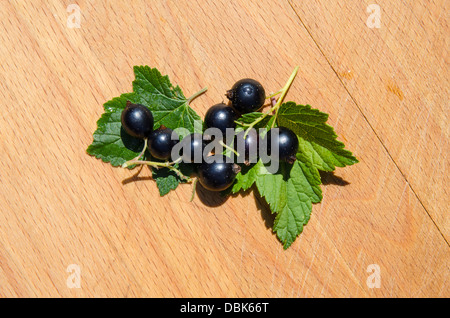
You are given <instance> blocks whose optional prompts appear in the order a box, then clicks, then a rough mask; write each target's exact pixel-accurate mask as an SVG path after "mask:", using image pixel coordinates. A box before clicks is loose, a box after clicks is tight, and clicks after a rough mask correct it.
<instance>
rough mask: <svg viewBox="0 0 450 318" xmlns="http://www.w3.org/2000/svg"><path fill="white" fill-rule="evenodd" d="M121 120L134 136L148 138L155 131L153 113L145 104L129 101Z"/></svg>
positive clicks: (124, 127)
mask: <svg viewBox="0 0 450 318" xmlns="http://www.w3.org/2000/svg"><path fill="white" fill-rule="evenodd" d="M120 120H121V122H122V127H123V129H125V131H126V132H127V133H128V134H129V135H131V136H133V137H137V138H147V137H148V136H149V135H150V133H151V132H152V131H153V114H152V112H151V111H150V110H149V109H148V108H147V107H145V106H144V105H141V104H133V103H131V102H130V101H127V105H126V107H125V109H124V110H123V111H122V116H121V118H120Z"/></svg>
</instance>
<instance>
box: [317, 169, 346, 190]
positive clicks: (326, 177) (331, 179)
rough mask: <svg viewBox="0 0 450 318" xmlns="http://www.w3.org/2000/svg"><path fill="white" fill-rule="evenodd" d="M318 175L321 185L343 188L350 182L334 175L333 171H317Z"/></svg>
mask: <svg viewBox="0 0 450 318" xmlns="http://www.w3.org/2000/svg"><path fill="white" fill-rule="evenodd" d="M319 174H320V179H321V180H322V184H323V185H329V184H334V185H338V186H343V187H345V186H346V185H349V184H350V182H348V181H346V180H344V179H342V178H341V177H339V176H337V175H335V174H334V171H319Z"/></svg>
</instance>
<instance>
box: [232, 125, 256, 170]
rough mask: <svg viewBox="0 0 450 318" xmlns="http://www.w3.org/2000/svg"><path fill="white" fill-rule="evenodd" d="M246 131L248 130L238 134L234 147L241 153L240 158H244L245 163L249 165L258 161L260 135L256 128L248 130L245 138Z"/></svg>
mask: <svg viewBox="0 0 450 318" xmlns="http://www.w3.org/2000/svg"><path fill="white" fill-rule="evenodd" d="M245 133H246V131H245V130H243V131H240V132H239V133H238V134H237V135H236V137H235V139H234V149H235V150H236V151H237V152H238V153H239V157H238V158H239V159H241V158H243V160H244V161H243V163H244V164H245V165H249V164H250V163H254V162H256V161H257V159H258V151H259V140H260V136H259V134H258V132H257V131H256V129H254V128H252V129H250V130H249V131H248V133H247V136H245V139H244V135H245ZM241 156H242V157H241Z"/></svg>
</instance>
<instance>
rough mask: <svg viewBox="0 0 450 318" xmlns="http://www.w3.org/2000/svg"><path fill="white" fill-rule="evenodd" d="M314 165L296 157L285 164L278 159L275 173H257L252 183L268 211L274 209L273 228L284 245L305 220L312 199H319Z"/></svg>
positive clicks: (316, 172) (316, 201)
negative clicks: (290, 163) (268, 207)
mask: <svg viewBox="0 0 450 318" xmlns="http://www.w3.org/2000/svg"><path fill="white" fill-rule="evenodd" d="M320 184H321V181H320V175H319V172H318V171H317V169H315V168H314V167H312V166H309V167H308V165H307V164H305V163H303V162H302V161H300V160H297V161H295V162H294V164H293V165H289V164H288V163H285V162H280V170H279V172H278V173H276V174H260V175H258V176H257V178H256V186H257V188H258V191H259V193H260V194H261V196H263V197H264V198H265V200H266V201H267V203H268V204H269V206H270V209H271V211H272V213H277V216H276V218H275V222H274V226H273V231H274V232H276V234H277V237H278V238H279V240H280V241H281V242H282V243H283V247H284V249H287V248H288V247H289V246H290V245H291V244H292V243H293V242H294V240H295V239H296V238H297V236H298V235H299V234H300V233H301V232H302V231H303V226H304V225H306V224H307V223H308V221H309V218H310V215H311V211H312V203H318V202H320V201H321V200H322V191H321V189H320Z"/></svg>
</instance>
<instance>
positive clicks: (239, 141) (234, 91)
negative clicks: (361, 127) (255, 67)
mask: <svg viewBox="0 0 450 318" xmlns="http://www.w3.org/2000/svg"><path fill="white" fill-rule="evenodd" d="M226 97H227V98H228V99H229V101H230V105H226V104H225V103H223V102H222V103H219V104H216V105H214V106H212V107H210V108H209V109H208V111H207V112H206V114H205V118H204V128H205V129H206V131H207V130H208V129H210V128H215V129H218V130H219V131H220V132H221V133H222V138H223V139H224V138H225V136H226V135H227V130H228V131H229V129H233V131H234V129H235V128H236V120H237V119H238V118H239V117H240V116H241V115H243V114H247V113H250V112H256V111H258V110H260V109H261V108H262V107H263V105H264V103H265V101H266V94H265V90H264V88H263V86H262V85H261V84H260V83H259V82H257V81H255V80H253V79H248V78H246V79H242V80H240V81H238V82H236V83H235V84H234V85H233V87H232V88H231V89H230V90H228V91H227V92H226ZM121 122H122V127H123V128H124V129H125V131H126V132H127V133H128V134H129V135H131V136H133V137H137V138H141V139H145V140H146V141H147V147H148V150H149V152H150V154H151V156H152V157H153V158H155V159H158V160H163V161H167V160H170V159H172V160H174V162H179V161H180V160H181V159H182V160H183V162H189V163H195V166H196V170H197V175H198V180H199V182H200V183H201V184H202V186H203V187H204V188H206V189H208V190H212V191H222V190H225V189H227V188H228V187H229V186H231V184H233V182H234V180H235V177H236V175H237V173H238V172H239V171H240V166H239V165H237V164H236V163H235V162H233V161H230V160H226V158H225V157H223V156H210V155H209V153H208V154H206V155H205V156H204V154H205V148H206V147H207V145H208V143H210V142H212V141H213V140H214V141H219V140H217V135H214V137H211V136H209V135H207V134H205V133H203V134H202V133H193V134H191V135H189V136H186V137H185V138H183V139H182V141H181V143H182V145H180V146H182V147H181V150H182V151H181V153H180V157H179V158H173V151H172V150H173V149H174V147H175V146H176V145H177V143H178V142H179V141H178V137H177V135H176V133H175V132H174V131H173V130H172V129H170V128H167V127H164V126H161V127H159V128H158V129H155V130H154V129H153V124H154V120H153V115H152V113H151V111H150V110H149V109H148V108H147V107H146V106H144V105H141V104H133V103H131V102H127V105H126V107H125V109H124V110H123V112H122V117H121ZM233 136H234V146H233V147H234V149H235V152H236V150H238V151H237V153H238V154H239V156H243V158H244V161H243V162H244V164H246V165H247V164H249V163H250V162H256V161H257V160H258V154H259V153H260V151H259V148H260V145H261V144H264V145H266V149H265V151H266V153H267V154H268V155H269V156H271V155H272V153H276V155H277V160H284V161H287V162H289V163H293V162H294V160H295V155H296V153H297V150H298V139H297V136H296V135H295V133H294V132H293V131H292V130H290V129H288V128H286V127H278V128H272V129H270V130H269V131H268V132H267V134H266V135H265V136H264V137H261V136H260V134H259V133H258V132H257V131H256V130H255V129H253V128H252V129H249V130H248V131H245V130H244V131H241V132H239V133H238V134H234V135H233ZM244 137H245V138H244ZM222 144H223V143H222ZM274 147H275V148H274ZM183 149H187V150H188V151H186V153H183ZM189 150H190V151H189ZM273 150H275V151H273ZM213 157H214V158H216V159H217V158H220V159H221V160H208V159H209V158H213Z"/></svg>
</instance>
